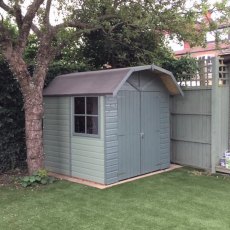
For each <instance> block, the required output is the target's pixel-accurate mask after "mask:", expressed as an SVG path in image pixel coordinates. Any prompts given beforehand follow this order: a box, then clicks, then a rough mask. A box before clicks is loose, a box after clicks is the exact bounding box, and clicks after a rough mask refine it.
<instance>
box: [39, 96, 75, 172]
mask: <svg viewBox="0 0 230 230" xmlns="http://www.w3.org/2000/svg"><path fill="white" fill-rule="evenodd" d="M70 106H71V99H70V98H69V97H45V98H44V110H45V116H44V119H43V129H44V132H43V140H44V153H45V166H46V168H47V170H49V171H51V172H55V173H60V174H64V175H71V166H70V162H71V154H70V150H71V135H70V133H71V132H70V118H71V113H70Z"/></svg>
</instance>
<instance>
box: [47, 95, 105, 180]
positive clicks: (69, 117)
mask: <svg viewBox="0 0 230 230" xmlns="http://www.w3.org/2000/svg"><path fill="white" fill-rule="evenodd" d="M73 100H74V97H45V99H44V102H45V116H44V152H45V166H46V168H47V169H48V170H49V171H51V172H55V173H60V174H64V175H68V176H74V177H79V178H82V179H86V180H91V181H95V182H98V183H102V184H104V183H105V182H104V174H105V170H104V169H105V166H104V162H105V161H104V158H105V156H104V97H103V96H100V97H99V108H100V110H99V137H90V136H81V135H76V134H74V131H73V127H74V120H73V106H74V103H73Z"/></svg>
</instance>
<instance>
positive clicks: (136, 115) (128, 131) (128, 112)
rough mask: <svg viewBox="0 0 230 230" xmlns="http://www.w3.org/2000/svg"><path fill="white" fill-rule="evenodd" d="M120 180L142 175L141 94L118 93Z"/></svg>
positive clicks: (131, 92) (136, 92)
mask: <svg viewBox="0 0 230 230" xmlns="http://www.w3.org/2000/svg"><path fill="white" fill-rule="evenodd" d="M117 97H118V120H119V122H118V179H119V180H123V179H126V178H130V177H134V176H137V175H140V93H139V92H138V91H119V93H118V96H117Z"/></svg>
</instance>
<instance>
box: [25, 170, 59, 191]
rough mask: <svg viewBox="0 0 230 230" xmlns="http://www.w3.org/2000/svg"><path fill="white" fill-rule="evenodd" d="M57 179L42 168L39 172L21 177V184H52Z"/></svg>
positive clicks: (26, 185)
mask: <svg viewBox="0 0 230 230" xmlns="http://www.w3.org/2000/svg"><path fill="white" fill-rule="evenodd" d="M54 181H55V178H54V177H50V176H48V173H47V171H46V170H45V169H40V170H38V171H37V172H34V173H33V175H32V176H25V177H23V178H22V179H21V185H22V186H23V187H28V186H31V185H36V184H42V185H46V184H52V183H53V182H54Z"/></svg>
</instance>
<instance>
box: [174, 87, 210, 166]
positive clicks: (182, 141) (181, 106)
mask: <svg viewBox="0 0 230 230" xmlns="http://www.w3.org/2000/svg"><path fill="white" fill-rule="evenodd" d="M183 91H184V97H180V96H176V97H173V98H172V100H171V140H172V142H171V154H172V155H171V160H172V162H173V163H178V164H183V165H190V166H194V167H199V168H203V169H210V168H211V96H212V95H211V88H208V87H206V88H192V89H187V88H184V89H183Z"/></svg>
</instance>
